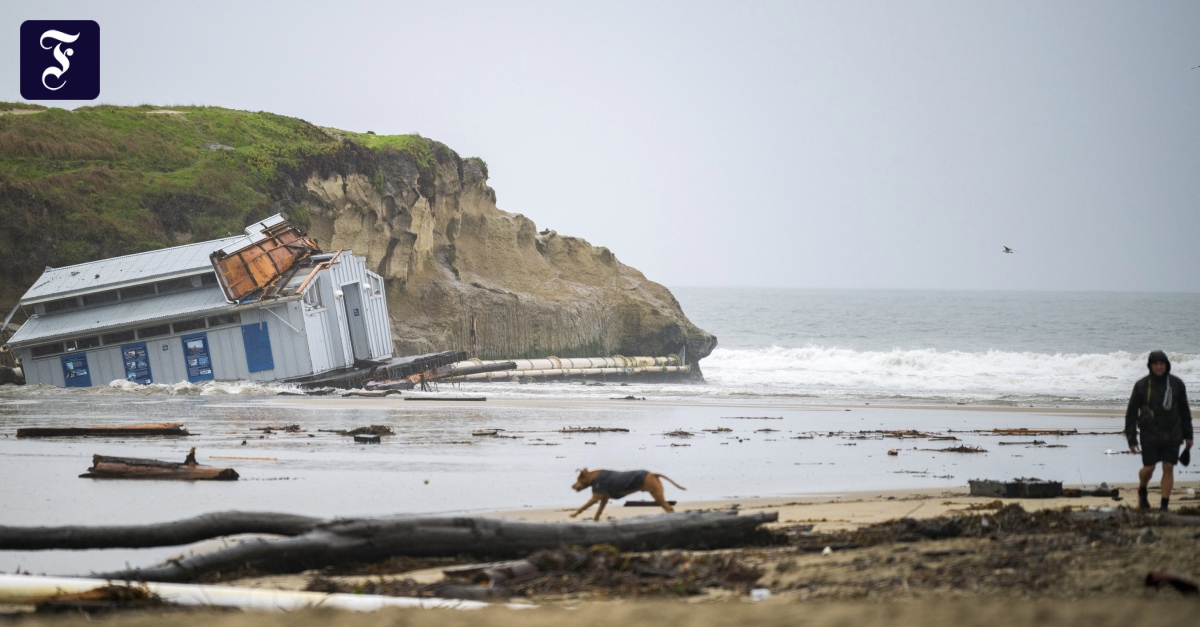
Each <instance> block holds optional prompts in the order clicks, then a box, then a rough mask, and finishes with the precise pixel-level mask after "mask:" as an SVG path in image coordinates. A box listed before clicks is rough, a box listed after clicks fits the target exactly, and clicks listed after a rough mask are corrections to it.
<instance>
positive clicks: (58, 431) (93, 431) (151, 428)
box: [17, 422, 191, 438]
mask: <svg viewBox="0 0 1200 627" xmlns="http://www.w3.org/2000/svg"><path fill="white" fill-rule="evenodd" d="M150 435H191V434H190V433H188V430H187V429H184V428H183V423H182V422H164V423H158V424H152V425H124V426H111V427H28V428H25V429H17V437H18V438H61V437H79V436H91V437H131V436H150Z"/></svg>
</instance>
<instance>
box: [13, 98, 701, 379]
mask: <svg viewBox="0 0 1200 627" xmlns="http://www.w3.org/2000/svg"><path fill="white" fill-rule="evenodd" d="M3 105H5V103H0V113H2V112H3V110H4V109H5V106H3ZM7 106H8V107H9V108H12V107H16V106H17V105H7ZM21 106H24V105H21ZM27 109H28V107H27ZM13 110H15V109H13ZM25 112H27V113H29V114H27V115H0V165H3V166H4V167H2V168H0V240H3V243H4V244H5V246H2V247H0V263H4V264H5V266H6V268H7V269H8V272H7V274H6V276H5V277H4V278H3V279H2V280H0V300H2V301H5V303H6V304H7V305H8V306H11V304H12V303H14V302H15V300H16V298H17V297H19V295H20V294H21V293H22V292H23V291H24V290H25V289H26V288H28V286H29V283H30V282H31V281H32V280H33V279H34V278H36V276H37V275H38V273H40V271H41V268H42V267H43V266H45V265H52V266H63V265H69V264H73V263H79V262H82V261H89V260H92V259H100V258H105V257H113V256H117V255H123V254H128V253H133V252H139V251H142V250H148V249H152V248H158V247H162V246H170V245H176V244H180V243H186V242H191V241H202V240H205V239H212V238H215V237H221V236H225V235H231V234H235V233H237V232H238V231H240V228H241V226H243V225H245V224H249V223H252V222H254V221H256V220H259V219H261V218H263V217H266V216H268V215H270V214H272V213H276V212H282V213H284V214H286V215H288V217H289V218H290V219H291V220H292V221H293V222H294V223H295V224H297V225H298V226H300V227H301V228H303V229H306V230H307V231H308V232H309V234H310V235H312V236H313V237H316V238H317V240H318V241H319V242H320V244H321V246H322V247H323V248H326V249H328V250H332V249H338V248H348V249H353V251H354V252H355V254H358V255H362V256H365V257H366V258H367V264H368V266H369V267H370V268H372V269H374V270H376V271H377V272H379V273H380V274H381V275H383V277H384V278H385V280H386V289H387V295H388V305H389V310H390V313H391V317H392V332H393V338H394V341H395V344H396V354H414V353H422V352H430V351H437V350H450V349H457V350H470V349H471V346H472V328H473V327H474V328H475V329H477V340H478V347H479V355H480V357H484V358H497V357H512V358H515V357H533V356H538V357H540V356H546V355H557V356H560V357H573V356H600V355H610V354H624V355H664V354H672V353H678V352H679V351H680V350H681V349H683V348H684V347H686V350H687V361H688V362H689V363H692V364H695V363H696V362H697V361H698V360H699V359H701V358H702V357H704V356H706V355H708V354H709V352H711V350H712V348H713V347H714V346H715V344H716V338H714V337H713V336H712V335H710V334H708V333H706V332H704V331H703V330H701V329H699V328H697V327H696V326H695V325H693V324H692V323H691V322H690V321H689V320H688V319H687V316H686V315H684V313H683V311H682V309H681V308H680V306H679V303H678V302H677V301H676V300H675V298H674V297H673V296H672V295H671V293H670V292H669V291H668V290H667V289H666V288H664V287H663V286H661V285H659V284H657V283H654V282H653V281H650V280H648V279H647V278H646V277H645V276H643V275H642V273H641V272H639V271H637V270H636V269H634V268H631V267H629V266H626V265H624V264H622V263H621V262H620V261H618V260H617V259H616V257H615V256H614V255H613V254H612V253H611V252H610V251H609V250H607V249H606V248H603V247H594V246H592V245H590V244H589V243H588V242H586V241H584V240H582V239H578V238H574V237H567V236H561V235H558V234H557V233H555V232H553V231H542V232H540V233H539V232H538V231H537V227H536V226H535V225H534V223H533V221H531V220H530V219H528V218H526V217H525V216H522V215H519V214H514V213H507V212H505V211H501V210H500V209H498V208H497V206H496V194H495V192H494V191H493V190H492V188H490V187H488V185H487V166H486V164H485V163H484V162H483V161H482V160H480V159H477V158H467V159H463V158H460V157H459V156H458V155H457V154H456V153H455V152H454V151H453V150H451V149H450V148H448V147H447V146H445V145H444V144H441V143H439V142H436V141H432V140H429V139H426V138H423V137H420V136H416V135H401V136H375V135H374V134H357V133H350V132H346V131H338V130H335V129H327V128H321V127H317V126H314V125H312V124H309V123H308V122H305V121H303V120H298V119H296V118H287V117H284V116H278V115H274V114H270V113H263V112H259V113H249V112H242V111H231V110H228V109H220V108H215V107H175V108H171V109H161V108H157V107H151V106H143V107H111V106H98V107H85V108H81V109H77V110H75V111H69V112H68V111H63V110H45V109H36V110H33V111H32V112H28V111H25ZM5 311H7V308H6V309H5Z"/></svg>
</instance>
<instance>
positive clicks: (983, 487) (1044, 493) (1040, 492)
mask: <svg viewBox="0 0 1200 627" xmlns="http://www.w3.org/2000/svg"><path fill="white" fill-rule="evenodd" d="M968 484H969V485H970V486H971V496H998V497H1000V498H1008V499H1049V498H1054V497H1058V496H1062V495H1063V487H1062V482H1061V481H1043V480H1041V479H1038V478H1036V477H1028V478H1019V479H1014V480H1012V481H993V480H990V479H971V480H969V481H968Z"/></svg>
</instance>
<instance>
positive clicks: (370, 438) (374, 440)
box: [354, 433, 382, 444]
mask: <svg viewBox="0 0 1200 627" xmlns="http://www.w3.org/2000/svg"><path fill="white" fill-rule="evenodd" d="M381 441H382V440H381V439H380V437H379V436H378V435H371V434H368V433H364V434H361V435H356V436H354V443H355V444H379V443H380V442H381Z"/></svg>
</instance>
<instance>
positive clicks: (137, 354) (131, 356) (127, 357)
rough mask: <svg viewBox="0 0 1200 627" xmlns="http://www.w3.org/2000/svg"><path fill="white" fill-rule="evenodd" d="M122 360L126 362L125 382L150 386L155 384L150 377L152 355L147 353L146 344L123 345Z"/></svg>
mask: <svg viewBox="0 0 1200 627" xmlns="http://www.w3.org/2000/svg"><path fill="white" fill-rule="evenodd" d="M121 359H122V360H124V362H125V380H126V381H133V382H134V383H141V384H142V385H149V384H150V383H153V382H154V377H152V376H150V355H149V354H148V353H147V352H146V343H145V342H135V343H133V344H122V345H121Z"/></svg>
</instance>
